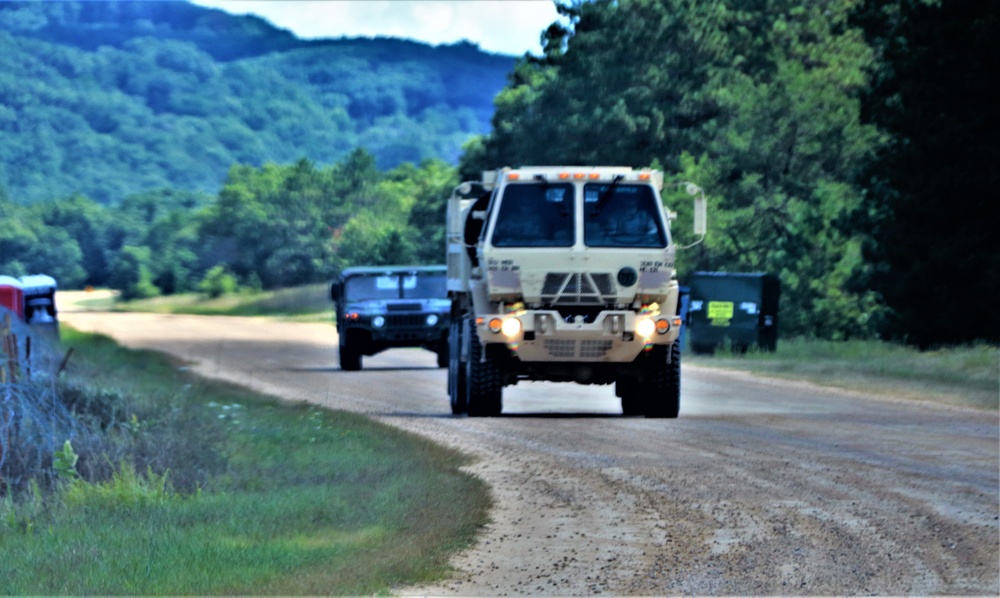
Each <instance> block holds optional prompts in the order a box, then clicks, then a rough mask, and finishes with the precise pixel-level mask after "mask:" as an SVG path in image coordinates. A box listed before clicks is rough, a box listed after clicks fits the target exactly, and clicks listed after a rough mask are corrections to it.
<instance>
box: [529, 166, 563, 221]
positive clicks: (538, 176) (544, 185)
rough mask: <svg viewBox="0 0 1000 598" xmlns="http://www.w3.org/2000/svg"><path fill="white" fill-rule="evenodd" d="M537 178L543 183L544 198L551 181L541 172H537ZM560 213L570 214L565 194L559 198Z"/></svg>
mask: <svg viewBox="0 0 1000 598" xmlns="http://www.w3.org/2000/svg"><path fill="white" fill-rule="evenodd" d="M535 180H536V181H538V182H539V183H541V184H542V197H543V198H544V197H545V194H546V192H547V191H548V189H549V185H550V184H551V183H549V179H548V178H546V177H545V176H544V175H541V174H536V175H535ZM559 214H561V215H562V216H569V207H568V206H567V205H566V196H565V195H563V198H562V199H561V200H559Z"/></svg>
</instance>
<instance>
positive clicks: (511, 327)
mask: <svg viewBox="0 0 1000 598" xmlns="http://www.w3.org/2000/svg"><path fill="white" fill-rule="evenodd" d="M500 330H501V332H503V333H504V334H505V335H507V336H508V337H514V336H517V335H518V334H519V333H520V332H521V320H518V319H517V318H507V319H506V320H504V321H503V324H501V325H500Z"/></svg>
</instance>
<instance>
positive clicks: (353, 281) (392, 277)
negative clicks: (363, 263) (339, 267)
mask: <svg viewBox="0 0 1000 598" xmlns="http://www.w3.org/2000/svg"><path fill="white" fill-rule="evenodd" d="M344 296H345V297H346V298H347V299H348V300H350V301H370V300H386V299H444V298H446V297H448V280H447V276H446V275H445V273H444V272H430V273H424V272H418V273H412V272H405V273H404V272H401V273H398V274H397V273H392V274H380V275H361V276H351V277H350V278H348V279H347V281H345V282H344Z"/></svg>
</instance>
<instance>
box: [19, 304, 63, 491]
mask: <svg viewBox="0 0 1000 598" xmlns="http://www.w3.org/2000/svg"><path fill="white" fill-rule="evenodd" d="M68 358H69V354H66V355H62V354H61V351H60V347H59V343H58V333H57V331H56V329H55V328H54V327H53V326H52V325H44V326H28V325H26V324H24V323H23V322H21V321H20V320H19V319H18V318H17V317H16V316H14V314H13V313H12V312H11V311H10V310H7V309H6V308H3V307H0V495H4V494H6V493H7V492H9V491H10V490H12V489H17V488H19V487H21V486H22V485H23V484H24V483H25V482H26V481H27V480H29V479H42V480H44V479H45V478H47V477H48V476H50V475H51V466H52V459H53V455H54V453H55V452H56V451H57V450H59V449H61V448H62V446H63V443H65V442H66V441H67V440H70V441H72V440H73V439H74V438H76V437H77V435H78V434H79V433H80V432H81V425H80V424H79V422H78V421H77V419H76V418H75V417H74V415H73V414H72V413H71V411H70V410H69V409H68V408H67V406H66V405H65V404H64V403H63V401H61V400H60V398H59V396H58V394H57V392H56V378H57V376H58V375H59V373H60V371H61V370H62V369H63V368H64V367H65V365H66V360H67V359H68Z"/></svg>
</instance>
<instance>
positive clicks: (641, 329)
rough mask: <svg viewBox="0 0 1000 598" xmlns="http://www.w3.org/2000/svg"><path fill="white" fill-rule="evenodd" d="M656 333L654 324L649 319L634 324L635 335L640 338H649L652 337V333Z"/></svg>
mask: <svg viewBox="0 0 1000 598" xmlns="http://www.w3.org/2000/svg"><path fill="white" fill-rule="evenodd" d="M655 331H656V323H655V322H653V320H652V319H650V318H643V319H641V320H639V321H638V322H636V323H635V333H636V334H638V335H639V336H641V337H642V338H649V337H651V336H653V332H655Z"/></svg>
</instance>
